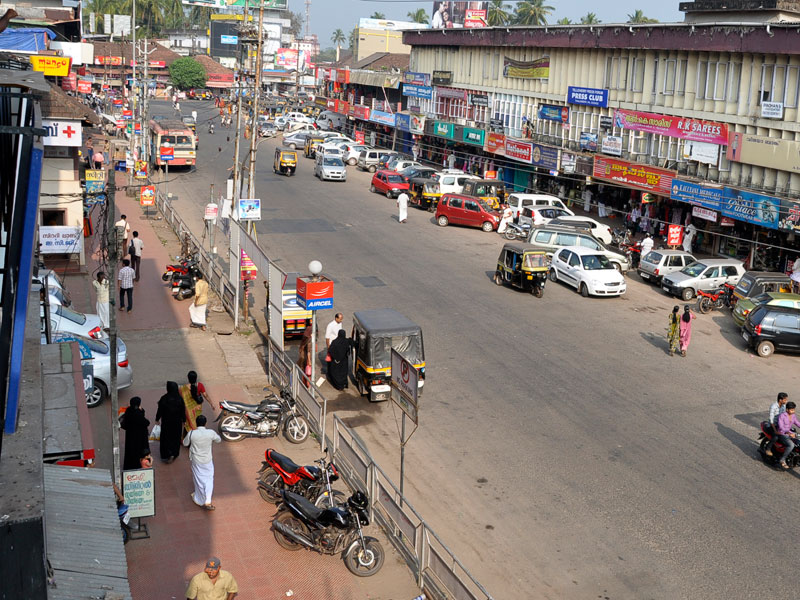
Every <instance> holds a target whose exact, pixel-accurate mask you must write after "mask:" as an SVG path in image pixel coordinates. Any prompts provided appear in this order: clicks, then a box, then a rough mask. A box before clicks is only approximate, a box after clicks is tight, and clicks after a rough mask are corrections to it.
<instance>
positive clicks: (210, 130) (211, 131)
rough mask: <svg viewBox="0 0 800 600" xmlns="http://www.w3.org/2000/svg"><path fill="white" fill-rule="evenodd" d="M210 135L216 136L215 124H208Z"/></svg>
mask: <svg viewBox="0 0 800 600" xmlns="http://www.w3.org/2000/svg"><path fill="white" fill-rule="evenodd" d="M208 133H210V134H212V135H213V134H214V124H213V123H209V124H208Z"/></svg>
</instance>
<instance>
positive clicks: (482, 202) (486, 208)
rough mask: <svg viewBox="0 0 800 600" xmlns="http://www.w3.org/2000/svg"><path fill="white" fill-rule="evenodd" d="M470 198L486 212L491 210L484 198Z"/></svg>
mask: <svg viewBox="0 0 800 600" xmlns="http://www.w3.org/2000/svg"><path fill="white" fill-rule="evenodd" d="M472 200H474V201H475V202H477V203H478V204H480V205H481V208H482V209H483V210H485V211H486V212H491V210H492V209H491V208H489V204H488V203H487V202H486V200H483V199H482V198H472Z"/></svg>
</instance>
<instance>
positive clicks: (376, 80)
mask: <svg viewBox="0 0 800 600" xmlns="http://www.w3.org/2000/svg"><path fill="white" fill-rule="evenodd" d="M402 79H403V76H402V74H400V73H380V72H375V71H350V83H359V84H361V85H369V86H372V87H383V88H392V89H395V90H396V89H397V88H399V87H400V82H401V81H402Z"/></svg>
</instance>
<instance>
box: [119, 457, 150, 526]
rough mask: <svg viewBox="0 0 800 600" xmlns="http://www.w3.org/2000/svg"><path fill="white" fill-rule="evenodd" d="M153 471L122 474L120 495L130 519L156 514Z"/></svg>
mask: <svg viewBox="0 0 800 600" xmlns="http://www.w3.org/2000/svg"><path fill="white" fill-rule="evenodd" d="M154 473H155V471H153V469H134V470H133V471H123V472H122V495H123V496H124V497H125V504H127V505H128V515H129V516H130V517H131V518H136V517H153V516H155V514H156V480H155V475H154Z"/></svg>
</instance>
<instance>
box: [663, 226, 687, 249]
mask: <svg viewBox="0 0 800 600" xmlns="http://www.w3.org/2000/svg"><path fill="white" fill-rule="evenodd" d="M682 242H683V225H674V224H670V225H668V226H667V246H680V245H681V243H682Z"/></svg>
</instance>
